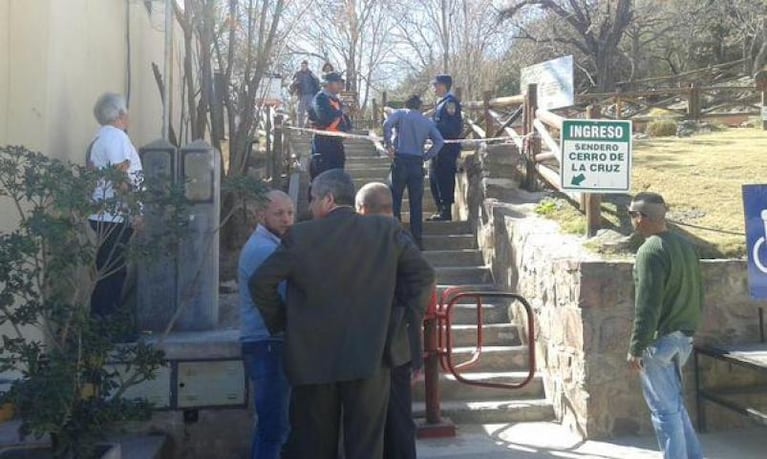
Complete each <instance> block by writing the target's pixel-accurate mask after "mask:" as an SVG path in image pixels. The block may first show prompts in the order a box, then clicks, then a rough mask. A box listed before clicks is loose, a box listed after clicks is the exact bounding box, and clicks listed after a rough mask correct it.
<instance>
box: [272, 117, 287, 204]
mask: <svg viewBox="0 0 767 459" xmlns="http://www.w3.org/2000/svg"><path fill="white" fill-rule="evenodd" d="M284 122H285V119H284V118H283V116H282V115H274V140H273V142H272V151H273V153H272V154H271V155H270V158H269V162H270V163H271V164H270V165H269V167H270V168H271V179H272V188H274V189H276V190H281V189H282V164H283V163H284V159H285V158H284V154H285V148H284V145H285V144H286V142H285V139H284V136H285V129H284V128H283V126H284Z"/></svg>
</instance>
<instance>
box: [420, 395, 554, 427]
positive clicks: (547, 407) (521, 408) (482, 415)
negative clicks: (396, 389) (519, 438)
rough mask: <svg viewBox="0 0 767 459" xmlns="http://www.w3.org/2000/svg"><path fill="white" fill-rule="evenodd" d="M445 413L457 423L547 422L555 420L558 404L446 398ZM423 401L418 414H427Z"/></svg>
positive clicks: (444, 414) (531, 401) (443, 405)
mask: <svg viewBox="0 0 767 459" xmlns="http://www.w3.org/2000/svg"><path fill="white" fill-rule="evenodd" d="M441 409H442V416H444V417H446V418H449V419H450V420H451V421H453V422H454V423H456V424H507V423H514V422H546V421H553V420H554V406H553V405H552V404H551V402H549V401H547V400H544V399H534V400H509V399H508V398H506V399H502V400H489V401H482V402H463V401H445V402H443V403H442V404H441ZM425 412H426V407H425V404H424V403H423V402H415V403H414V404H413V413H414V415H415V416H416V417H423V416H424V414H425Z"/></svg>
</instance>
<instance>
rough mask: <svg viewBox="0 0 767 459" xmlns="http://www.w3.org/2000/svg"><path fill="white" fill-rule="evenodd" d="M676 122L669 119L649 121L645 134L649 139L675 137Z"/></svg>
mask: <svg viewBox="0 0 767 459" xmlns="http://www.w3.org/2000/svg"><path fill="white" fill-rule="evenodd" d="M676 129H677V122H676V121H674V120H671V119H659V120H654V121H651V122H650V123H649V124H648V125H647V129H646V131H645V132H646V133H647V135H649V136H650V137H669V136H672V135H676Z"/></svg>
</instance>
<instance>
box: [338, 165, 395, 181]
mask: <svg viewBox="0 0 767 459" xmlns="http://www.w3.org/2000/svg"><path fill="white" fill-rule="evenodd" d="M346 172H348V173H349V175H351V176H352V178H353V179H355V180H359V181H364V183H368V182H386V181H387V178H388V177H389V169H380V168H376V169H373V168H370V169H358V170H354V169H346Z"/></svg>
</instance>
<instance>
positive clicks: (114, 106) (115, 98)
mask: <svg viewBox="0 0 767 459" xmlns="http://www.w3.org/2000/svg"><path fill="white" fill-rule="evenodd" d="M126 113H128V104H127V102H126V101H125V97H123V96H121V95H120V94H115V93H111V92H107V93H105V94H102V95H101V97H99V98H98V100H97V101H96V105H94V106H93V116H95V117H96V121H98V122H99V124H100V125H102V126H104V125H107V124H112V123H114V122H115V121H117V120H118V119H119V118H120V117H121V116H122V115H125V114H126Z"/></svg>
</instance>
